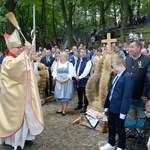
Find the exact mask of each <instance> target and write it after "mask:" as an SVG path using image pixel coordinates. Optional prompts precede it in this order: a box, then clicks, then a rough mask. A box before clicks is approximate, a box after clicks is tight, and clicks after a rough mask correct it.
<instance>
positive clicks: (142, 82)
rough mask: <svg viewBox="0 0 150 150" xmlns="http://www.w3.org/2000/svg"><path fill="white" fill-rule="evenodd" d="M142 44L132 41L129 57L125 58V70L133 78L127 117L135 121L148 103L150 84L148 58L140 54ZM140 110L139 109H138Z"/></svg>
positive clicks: (149, 61)
mask: <svg viewBox="0 0 150 150" xmlns="http://www.w3.org/2000/svg"><path fill="white" fill-rule="evenodd" d="M141 49H142V44H141V42H140V41H133V42H131V43H130V45H129V53H130V54H131V57H128V58H126V69H127V71H128V72H129V73H130V74H131V75H132V76H133V80H134V87H133V94H132V101H131V106H132V107H131V108H130V110H129V113H128V117H130V118H132V119H136V118H137V115H139V114H140V113H141V108H145V103H146V102H147V101H148V92H149V90H150V84H149V82H148V77H150V71H149V70H150V57H149V56H145V55H143V54H142V53H141ZM138 108H140V109H138Z"/></svg>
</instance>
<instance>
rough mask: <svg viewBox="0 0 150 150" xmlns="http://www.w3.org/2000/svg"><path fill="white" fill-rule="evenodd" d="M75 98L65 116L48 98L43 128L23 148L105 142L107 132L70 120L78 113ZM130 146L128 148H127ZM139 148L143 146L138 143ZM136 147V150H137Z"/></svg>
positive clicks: (47, 149)
mask: <svg viewBox="0 0 150 150" xmlns="http://www.w3.org/2000/svg"><path fill="white" fill-rule="evenodd" d="M76 103H77V100H74V101H72V102H70V103H69V106H68V112H67V115H66V116H61V115H58V114H56V110H57V104H56V102H55V100H53V99H51V100H48V101H47V102H46V103H45V104H44V105H43V106H42V108H43V114H44V120H45V130H44V131H43V133H42V134H40V135H39V136H38V137H36V140H35V141H34V144H33V145H32V146H30V147H29V146H25V148H24V149H25V150H99V145H104V144H105V143H106V142H107V133H104V134H103V133H100V132H99V131H95V130H92V129H89V128H87V127H85V126H81V125H79V124H76V125H74V126H73V125H72V122H73V121H74V120H75V119H77V118H78V117H79V115H80V113H79V111H74V110H73V108H74V107H75V106H76ZM133 145H134V141H130V140H128V148H127V149H128V150H132V149H133ZM129 147H130V148H129ZM138 149H139V150H144V149H145V148H144V147H143V146H141V145H140V144H139V145H138ZM138 149H137V150H138ZM0 150H13V148H12V147H10V146H5V145H1V146H0Z"/></svg>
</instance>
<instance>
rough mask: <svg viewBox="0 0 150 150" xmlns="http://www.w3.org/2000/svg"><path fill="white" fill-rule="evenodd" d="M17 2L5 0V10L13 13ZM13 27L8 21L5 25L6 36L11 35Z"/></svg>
mask: <svg viewBox="0 0 150 150" xmlns="http://www.w3.org/2000/svg"><path fill="white" fill-rule="evenodd" d="M16 4H17V2H15V0H7V1H6V3H5V4H4V6H5V8H6V9H7V10H8V11H9V12H13V13H14V12H15V7H16ZM14 29H15V27H14V26H13V25H12V23H11V22H10V21H8V22H7V25H6V32H7V33H8V34H11V33H12V32H13V31H14Z"/></svg>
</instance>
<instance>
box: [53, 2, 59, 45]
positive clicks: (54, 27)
mask: <svg viewBox="0 0 150 150" xmlns="http://www.w3.org/2000/svg"><path fill="white" fill-rule="evenodd" d="M52 5H53V7H52V23H53V29H54V36H55V41H56V45H57V44H58V43H57V33H56V26H55V6H54V0H53V2H52Z"/></svg>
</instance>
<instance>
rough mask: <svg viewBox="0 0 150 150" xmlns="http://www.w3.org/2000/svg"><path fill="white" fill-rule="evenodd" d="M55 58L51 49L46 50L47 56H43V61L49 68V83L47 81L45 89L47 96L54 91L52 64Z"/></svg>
mask: <svg viewBox="0 0 150 150" xmlns="http://www.w3.org/2000/svg"><path fill="white" fill-rule="evenodd" d="M54 60H55V58H54V57H52V56H51V51H50V50H46V51H45V57H43V58H42V59H41V63H43V64H45V66H46V67H48V70H49V83H48V82H47V84H46V89H45V96H46V97H48V96H49V95H51V94H52V93H51V91H52V75H51V66H52V63H53V61H54ZM49 84H50V85H49Z"/></svg>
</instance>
